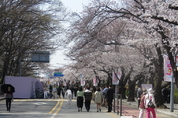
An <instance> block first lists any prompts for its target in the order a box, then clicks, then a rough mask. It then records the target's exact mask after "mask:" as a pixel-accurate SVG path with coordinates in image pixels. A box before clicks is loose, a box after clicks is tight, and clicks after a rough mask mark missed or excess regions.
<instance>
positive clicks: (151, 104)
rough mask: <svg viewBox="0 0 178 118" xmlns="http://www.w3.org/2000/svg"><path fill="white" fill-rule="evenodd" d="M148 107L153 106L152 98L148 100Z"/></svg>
mask: <svg viewBox="0 0 178 118" xmlns="http://www.w3.org/2000/svg"><path fill="white" fill-rule="evenodd" d="M148 107H150V108H155V105H154V104H153V102H152V100H150V101H149V102H148Z"/></svg>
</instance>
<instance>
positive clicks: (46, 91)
mask: <svg viewBox="0 0 178 118" xmlns="http://www.w3.org/2000/svg"><path fill="white" fill-rule="evenodd" d="M43 91H44V99H48V89H47V87H44V90H43Z"/></svg>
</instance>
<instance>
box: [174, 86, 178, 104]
mask: <svg viewBox="0 0 178 118" xmlns="http://www.w3.org/2000/svg"><path fill="white" fill-rule="evenodd" d="M174 103H178V89H177V88H175V91H174Z"/></svg>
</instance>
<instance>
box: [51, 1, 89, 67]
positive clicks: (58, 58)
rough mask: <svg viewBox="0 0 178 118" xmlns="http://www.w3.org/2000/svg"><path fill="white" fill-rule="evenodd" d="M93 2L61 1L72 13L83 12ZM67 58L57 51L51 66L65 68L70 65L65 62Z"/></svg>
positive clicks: (52, 58)
mask: <svg viewBox="0 0 178 118" xmlns="http://www.w3.org/2000/svg"><path fill="white" fill-rule="evenodd" d="M91 1H92V0H61V2H62V3H63V4H64V7H66V8H67V9H68V10H70V11H72V12H78V13H79V12H81V11H82V10H83V6H85V5H87V4H88V3H89V2H91ZM65 58H66V57H65V56H64V55H63V51H59V50H58V51H56V53H55V54H53V55H50V64H51V65H52V66H53V67H59V66H63V65H65V64H68V63H69V62H68V61H67V60H65Z"/></svg>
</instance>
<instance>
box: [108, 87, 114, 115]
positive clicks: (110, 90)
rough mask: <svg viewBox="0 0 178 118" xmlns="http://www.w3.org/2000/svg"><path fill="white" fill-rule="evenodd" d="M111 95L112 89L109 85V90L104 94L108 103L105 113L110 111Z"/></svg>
mask: <svg viewBox="0 0 178 118" xmlns="http://www.w3.org/2000/svg"><path fill="white" fill-rule="evenodd" d="M113 95H114V89H113V88H112V85H110V87H109V89H108V91H107V93H106V99H107V102H108V111H107V112H111V111H112V101H113Z"/></svg>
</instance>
